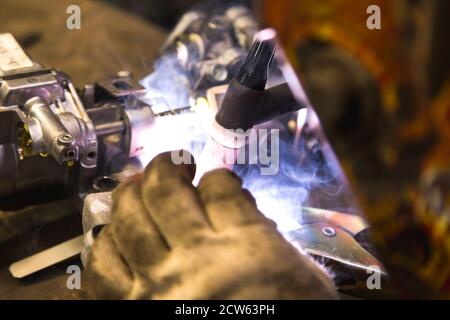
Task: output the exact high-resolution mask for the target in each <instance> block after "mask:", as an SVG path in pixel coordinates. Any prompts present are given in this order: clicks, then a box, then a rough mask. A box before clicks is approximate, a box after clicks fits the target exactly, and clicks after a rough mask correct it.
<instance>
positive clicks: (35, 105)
mask: <svg viewBox="0 0 450 320" xmlns="http://www.w3.org/2000/svg"><path fill="white" fill-rule="evenodd" d="M24 111H25V112H26V114H27V118H28V119H30V121H27V123H28V122H30V126H29V127H31V128H32V130H31V131H29V132H30V137H31V140H32V141H33V145H36V146H40V147H38V150H35V152H36V153H37V152H48V153H49V154H50V155H52V156H53V157H54V158H55V159H56V161H57V162H58V163H60V164H61V163H63V162H69V161H75V160H77V158H78V148H77V147H76V145H75V137H74V136H73V135H72V134H71V133H70V132H69V131H67V130H66V128H65V127H64V125H63V124H62V123H61V120H60V119H59V118H58V117H57V116H56V115H55V114H54V113H53V112H52V111H51V110H50V106H49V105H48V104H47V103H46V102H45V101H44V100H43V99H42V98H40V97H34V98H31V99H29V100H28V101H27V102H25V104H24ZM27 123H26V125H27V126H28V124H27ZM39 129H40V132H39ZM32 134H35V136H32Z"/></svg>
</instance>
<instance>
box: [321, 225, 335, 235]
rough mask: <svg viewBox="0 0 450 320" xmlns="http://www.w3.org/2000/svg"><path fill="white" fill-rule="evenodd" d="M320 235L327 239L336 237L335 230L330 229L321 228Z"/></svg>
mask: <svg viewBox="0 0 450 320" xmlns="http://www.w3.org/2000/svg"><path fill="white" fill-rule="evenodd" d="M322 233H323V234H324V235H326V236H327V237H334V236H335V235H336V230H334V228H332V227H323V228H322Z"/></svg>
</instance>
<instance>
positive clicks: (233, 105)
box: [216, 29, 301, 130]
mask: <svg viewBox="0 0 450 320" xmlns="http://www.w3.org/2000/svg"><path fill="white" fill-rule="evenodd" d="M275 50H276V33H275V31H274V30H273V29H265V30H262V31H260V32H258V33H257V35H256V37H255V42H254V44H253V46H252V48H251V50H250V52H249V54H248V56H247V58H246V59H245V61H244V63H243V64H242V66H241V68H240V69H239V72H238V74H237V75H236V77H235V78H234V79H233V80H231V82H230V84H229V85H228V89H227V92H226V94H225V97H224V98H223V100H222V103H221V106H220V109H219V110H218V112H217V114H216V122H217V123H218V124H219V125H220V126H221V127H223V128H225V129H243V130H247V129H250V128H252V127H253V126H254V125H256V124H259V123H262V122H265V121H269V120H272V119H274V118H276V117H278V116H280V115H282V114H285V113H287V112H292V111H296V110H298V109H300V108H301V106H300V105H299V104H298V102H297V101H296V99H295V97H294V96H293V95H292V92H291V91H290V89H289V86H288V85H287V84H286V83H284V84H281V85H278V86H275V87H272V88H269V89H265V88H266V83H267V77H268V72H269V67H270V64H271V62H272V59H273V56H274V54H275Z"/></svg>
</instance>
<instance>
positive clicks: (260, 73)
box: [235, 29, 277, 90]
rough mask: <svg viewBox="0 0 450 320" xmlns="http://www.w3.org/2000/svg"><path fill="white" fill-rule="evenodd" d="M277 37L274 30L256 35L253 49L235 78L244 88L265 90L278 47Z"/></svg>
mask: <svg viewBox="0 0 450 320" xmlns="http://www.w3.org/2000/svg"><path fill="white" fill-rule="evenodd" d="M275 37H276V33H275V31H274V30H272V29H266V30H263V31H260V32H259V33H258V34H257V35H256V37H255V41H254V43H253V45H252V48H251V49H250V52H249V54H248V55H247V57H246V59H245V60H244V62H243V64H242V66H241V68H240V69H239V71H238V73H237V75H236V78H235V79H236V80H237V81H238V82H239V83H240V84H241V85H243V86H244V87H247V88H250V89H253V90H264V88H265V86H266V82H267V74H268V72H269V67H270V63H271V62H272V59H273V56H274V54H275V50H276V47H277V46H276V40H275Z"/></svg>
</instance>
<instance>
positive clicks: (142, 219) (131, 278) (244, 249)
mask: <svg viewBox="0 0 450 320" xmlns="http://www.w3.org/2000/svg"><path fill="white" fill-rule="evenodd" d="M194 173H195V166H193V165H184V164H183V165H175V164H173V163H172V161H171V157H170V153H165V154H161V155H159V156H158V157H156V158H155V159H154V160H153V161H152V162H151V163H150V164H149V165H148V167H147V168H146V170H145V172H144V173H143V174H142V175H141V176H137V177H136V178H135V179H134V180H133V181H130V182H127V183H125V184H123V185H121V186H120V187H119V188H118V189H117V190H116V191H115V192H114V194H113V200H114V205H113V211H112V221H111V224H110V225H108V226H106V227H105V228H104V229H103V230H102V231H101V232H100V234H99V236H98V237H97V239H96V241H95V243H94V246H93V248H92V251H91V256H90V258H89V263H88V266H87V272H88V275H89V277H90V285H91V287H92V291H93V292H94V294H95V295H96V296H97V297H98V298H113V299H114V298H127V299H316V298H319V299H320V298H325V299H329V298H334V297H335V296H336V293H335V288H334V286H333V283H332V281H331V280H330V278H329V276H328V275H327V274H326V273H325V272H324V271H323V270H322V269H321V268H319V267H318V266H317V265H316V264H315V263H314V262H313V261H312V260H310V259H309V258H308V257H307V256H305V255H303V254H301V253H299V252H298V250H297V249H295V248H294V247H292V246H291V245H290V244H289V243H288V242H286V241H285V240H284V238H283V237H282V236H281V235H280V234H279V233H278V232H277V230H276V226H275V224H274V223H273V222H272V221H271V220H268V219H267V218H265V217H264V216H263V215H262V214H261V213H260V212H259V211H258V209H257V207H256V203H255V201H254V199H253V197H252V196H251V195H250V193H249V192H248V191H247V190H244V189H242V187H241V180H240V179H239V177H237V176H236V175H235V174H234V173H232V172H231V171H228V170H225V169H218V170H215V171H212V172H209V173H207V174H206V175H205V176H204V177H203V178H202V179H201V180H200V183H199V185H198V187H197V188H195V187H194V186H193V185H192V179H193V177H194Z"/></svg>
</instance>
